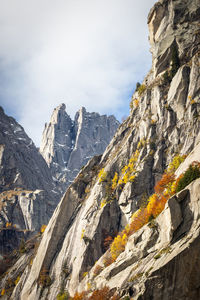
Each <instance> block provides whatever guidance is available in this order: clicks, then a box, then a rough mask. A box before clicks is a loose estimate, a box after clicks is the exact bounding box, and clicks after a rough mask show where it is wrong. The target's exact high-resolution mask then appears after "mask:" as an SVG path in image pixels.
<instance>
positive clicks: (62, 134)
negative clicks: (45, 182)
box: [40, 104, 119, 189]
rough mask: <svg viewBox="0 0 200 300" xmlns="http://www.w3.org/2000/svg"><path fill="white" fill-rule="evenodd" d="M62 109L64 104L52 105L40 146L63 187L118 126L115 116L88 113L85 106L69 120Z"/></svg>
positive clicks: (106, 142) (99, 149) (99, 150)
mask: <svg viewBox="0 0 200 300" xmlns="http://www.w3.org/2000/svg"><path fill="white" fill-rule="evenodd" d="M65 109H66V107H65V104H61V105H59V106H58V107H56V108H55V109H54V111H53V113H52V116H51V119H50V122H49V123H48V124H46V125H45V129H44V132H43V137H42V143H41V147H40V153H41V154H42V156H43V157H44V159H45V160H46V162H47V164H48V166H49V167H50V169H51V171H52V174H53V176H54V177H55V178H56V179H57V180H59V181H60V182H61V183H63V186H64V188H66V187H67V186H68V185H69V184H70V183H71V182H72V181H73V179H74V178H75V177H76V175H77V174H78V172H79V171H80V169H81V167H82V166H84V165H85V164H86V163H87V162H88V160H90V159H91V158H92V157H93V156H94V155H99V154H102V153H103V152H104V150H105V148H106V146H107V145H108V144H109V142H110V140H111V138H112V137H113V135H114V133H115V131H116V129H117V127H118V126H119V122H118V121H117V120H116V119H115V117H114V116H108V117H107V116H106V115H103V116H101V115H99V114H98V113H89V112H87V111H86V109H85V108H84V107H82V108H81V109H80V110H79V111H78V112H77V113H76V115H75V119H74V121H72V120H71V118H70V116H69V115H68V114H67V112H66V111H65ZM64 188H63V189H64Z"/></svg>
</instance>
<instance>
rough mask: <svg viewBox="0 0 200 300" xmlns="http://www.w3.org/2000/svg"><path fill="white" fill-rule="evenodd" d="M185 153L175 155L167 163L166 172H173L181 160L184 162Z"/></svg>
mask: <svg viewBox="0 0 200 300" xmlns="http://www.w3.org/2000/svg"><path fill="white" fill-rule="evenodd" d="M186 157H187V155H179V154H178V155H176V156H175V157H174V158H173V160H172V162H171V163H170V164H169V166H168V168H167V173H174V172H175V171H176V170H177V169H178V167H179V166H180V164H181V163H182V162H184V160H185V159H186Z"/></svg>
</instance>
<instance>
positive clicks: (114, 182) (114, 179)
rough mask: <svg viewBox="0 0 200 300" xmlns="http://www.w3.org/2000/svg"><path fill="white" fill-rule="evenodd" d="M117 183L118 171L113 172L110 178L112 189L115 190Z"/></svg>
mask: <svg viewBox="0 0 200 300" xmlns="http://www.w3.org/2000/svg"><path fill="white" fill-rule="evenodd" d="M117 183H118V173H117V172H115V175H114V177H113V179H112V189H113V190H115V189H116V187H117Z"/></svg>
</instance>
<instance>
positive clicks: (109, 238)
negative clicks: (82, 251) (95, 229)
mask: <svg viewBox="0 0 200 300" xmlns="http://www.w3.org/2000/svg"><path fill="white" fill-rule="evenodd" d="M112 242H113V237H112V236H110V235H108V236H106V237H105V239H104V242H103V248H104V250H105V251H106V250H108V248H109V246H110V244H112Z"/></svg>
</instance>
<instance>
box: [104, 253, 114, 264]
mask: <svg viewBox="0 0 200 300" xmlns="http://www.w3.org/2000/svg"><path fill="white" fill-rule="evenodd" d="M113 262H114V259H113V258H112V256H111V254H110V253H108V254H107V255H106V256H105V258H104V261H103V264H104V266H105V267H108V266H110V265H111V264H112V263H113Z"/></svg>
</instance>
